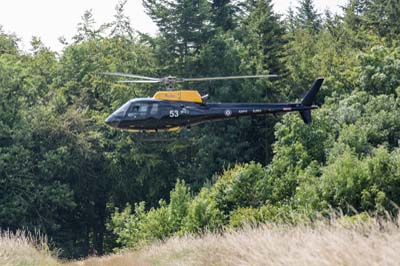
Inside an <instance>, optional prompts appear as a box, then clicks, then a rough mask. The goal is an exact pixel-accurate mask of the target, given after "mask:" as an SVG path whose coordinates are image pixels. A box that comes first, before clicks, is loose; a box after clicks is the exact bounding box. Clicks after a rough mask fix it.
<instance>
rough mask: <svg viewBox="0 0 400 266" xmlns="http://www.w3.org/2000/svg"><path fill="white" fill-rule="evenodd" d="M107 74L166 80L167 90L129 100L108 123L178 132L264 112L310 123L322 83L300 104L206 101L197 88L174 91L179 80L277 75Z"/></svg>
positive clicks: (130, 128) (139, 129) (133, 129)
mask: <svg viewBox="0 0 400 266" xmlns="http://www.w3.org/2000/svg"><path fill="white" fill-rule="evenodd" d="M103 74H106V75H114V76H122V77H128V78H136V79H137V78H138V79H140V80H124V81H120V82H124V83H164V84H166V85H167V91H159V92H156V93H155V94H154V96H153V97H152V98H136V99H132V100H129V101H128V102H127V103H125V104H124V105H122V106H121V107H120V108H119V109H118V110H116V111H115V112H114V113H112V114H111V115H110V116H109V117H107V119H106V120H105V122H106V123H107V124H108V125H109V126H111V127H114V128H118V129H122V130H128V131H131V132H144V133H147V132H159V131H176V130H180V129H181V128H184V127H186V128H190V126H191V125H194V124H199V123H202V122H206V121H216V120H224V119H231V118H237V117H241V116H256V115H261V114H274V115H275V114H281V113H288V112H295V111H297V112H299V113H300V115H301V118H302V119H303V121H304V122H305V123H307V124H308V123H311V121H312V119H311V110H312V109H316V108H317V106H316V105H314V101H315V97H316V95H317V93H318V91H319V89H320V87H321V85H322V83H323V80H324V79H323V78H318V79H317V80H315V82H314V83H313V85H312V86H311V88H310V89H309V90H308V91H307V92H306V94H305V96H304V98H303V99H302V100H301V102H297V103H290V102H288V103H206V102H205V100H206V99H207V97H208V95H204V96H201V95H200V93H199V92H198V91H195V90H179V91H171V89H173V85H174V84H175V83H178V82H186V81H204V80H223V79H242V78H270V77H276V75H253V76H230V77H211V78H175V77H166V78H151V77H145V76H141V75H132V74H124V73H103Z"/></svg>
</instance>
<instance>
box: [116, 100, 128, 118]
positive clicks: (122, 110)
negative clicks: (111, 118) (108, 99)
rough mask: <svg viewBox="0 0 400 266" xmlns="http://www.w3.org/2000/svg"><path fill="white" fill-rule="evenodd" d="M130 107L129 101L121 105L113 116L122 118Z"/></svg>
mask: <svg viewBox="0 0 400 266" xmlns="http://www.w3.org/2000/svg"><path fill="white" fill-rule="evenodd" d="M130 105H131V103H130V101H128V102H127V103H125V104H124V105H122V106H121V107H120V108H118V110H117V111H115V112H114V115H115V116H124V115H125V113H126V111H127V110H128V108H129V106H130Z"/></svg>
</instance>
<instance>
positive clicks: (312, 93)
mask: <svg viewBox="0 0 400 266" xmlns="http://www.w3.org/2000/svg"><path fill="white" fill-rule="evenodd" d="M323 82H324V79H323V78H318V79H317V80H315V81H314V83H313V85H312V86H311V88H310V89H309V90H308V91H307V93H306V95H305V96H304V98H303V100H301V104H302V105H303V106H307V107H311V106H312V105H313V103H314V102H315V97H316V96H317V93H318V91H319V89H320V88H321V86H322V83H323ZM300 115H301V118H302V119H303V121H304V123H306V124H309V123H311V122H312V118H311V108H310V109H307V110H304V111H300Z"/></svg>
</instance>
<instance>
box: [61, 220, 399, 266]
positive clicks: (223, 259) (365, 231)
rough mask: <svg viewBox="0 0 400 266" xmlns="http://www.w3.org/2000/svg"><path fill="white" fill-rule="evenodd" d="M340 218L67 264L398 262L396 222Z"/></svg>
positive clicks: (324, 264) (186, 241)
mask: <svg viewBox="0 0 400 266" xmlns="http://www.w3.org/2000/svg"><path fill="white" fill-rule="evenodd" d="M344 221H346V220H344V219H339V220H334V221H329V222H328V223H319V224H314V225H312V226H294V227H293V226H283V225H265V226H262V227H260V228H256V229H251V228H248V229H245V230H242V231H236V232H235V231H231V232H226V233H224V234H223V235H215V234H207V235H205V236H203V237H201V238H197V237H190V236H186V237H183V238H172V239H170V240H168V241H167V242H165V243H157V244H153V245H151V246H148V247H146V248H143V249H142V250H139V251H136V252H126V253H122V254H117V255H113V256H107V257H103V258H91V259H88V260H85V261H80V262H72V263H69V264H68V266H128V265H185V266H186V265H215V266H217V265H218V266H224V265H241V266H246V265H252V266H254V265H274V266H277V265H304V266H305V265H307V266H308V265H309V266H313V265H318V266H330V265H332V266H333V265H335V266H338V265H354V266H357V265H363V266H364V265H400V229H399V227H398V226H397V224H398V221H380V220H376V219H368V220H367V221H363V222H358V223H354V222H344Z"/></svg>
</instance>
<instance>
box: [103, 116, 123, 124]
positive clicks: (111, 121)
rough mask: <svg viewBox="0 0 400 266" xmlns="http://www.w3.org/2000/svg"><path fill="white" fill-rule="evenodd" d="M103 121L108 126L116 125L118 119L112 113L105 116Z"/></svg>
mask: <svg viewBox="0 0 400 266" xmlns="http://www.w3.org/2000/svg"><path fill="white" fill-rule="evenodd" d="M105 122H106V124H107V125H109V126H110V127H117V126H118V124H119V122H120V121H119V119H116V118H115V116H114V115H110V116H109V117H107V118H106V120H105Z"/></svg>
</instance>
